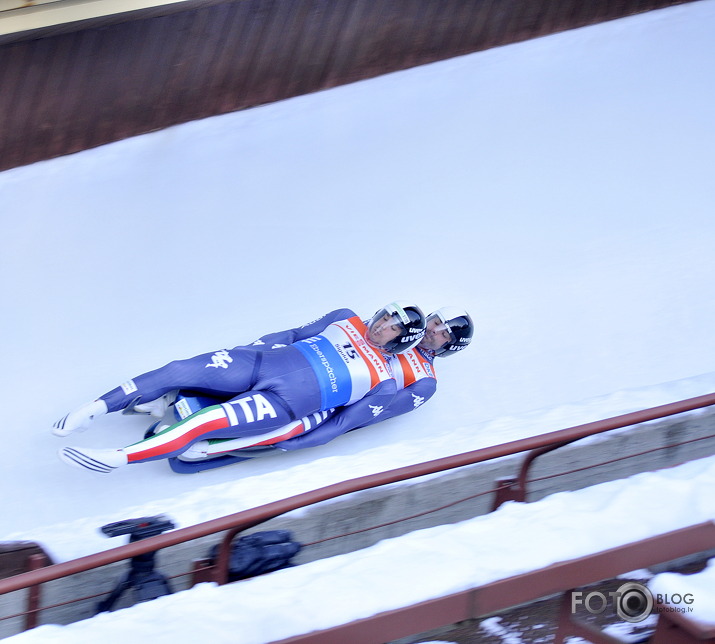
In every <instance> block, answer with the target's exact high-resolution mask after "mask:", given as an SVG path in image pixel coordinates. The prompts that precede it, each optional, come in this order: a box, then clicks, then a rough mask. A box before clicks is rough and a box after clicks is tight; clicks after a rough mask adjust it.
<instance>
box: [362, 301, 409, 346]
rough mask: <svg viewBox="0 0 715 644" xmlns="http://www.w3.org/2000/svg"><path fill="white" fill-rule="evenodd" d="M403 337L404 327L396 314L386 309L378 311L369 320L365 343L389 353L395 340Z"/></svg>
mask: <svg viewBox="0 0 715 644" xmlns="http://www.w3.org/2000/svg"><path fill="white" fill-rule="evenodd" d="M403 335H405V325H404V324H403V322H402V320H401V319H400V316H399V315H398V313H397V312H394V313H393V312H389V311H387V310H386V309H382V310H381V311H378V312H377V313H376V314H375V315H374V316H373V318H372V320H370V323H369V324H368V327H367V341H368V342H369V343H370V344H371V345H373V346H374V347H377V348H378V349H382V350H383V351H390V350H392V349H393V348H394V347H395V340H398V342H399V338H401V337H402V336H403Z"/></svg>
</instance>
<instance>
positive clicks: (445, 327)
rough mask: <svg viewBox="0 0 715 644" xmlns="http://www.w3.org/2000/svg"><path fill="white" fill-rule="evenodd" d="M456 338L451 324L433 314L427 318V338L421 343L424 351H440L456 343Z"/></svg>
mask: <svg viewBox="0 0 715 644" xmlns="http://www.w3.org/2000/svg"><path fill="white" fill-rule="evenodd" d="M455 340H456V336H455V335H454V333H453V332H452V329H451V328H450V327H449V324H448V323H447V322H446V321H445V320H443V319H442V317H441V316H440V315H438V314H435V313H433V314H432V315H430V316H428V318H427V330H426V331H425V337H424V338H422V341H421V342H420V347H422V348H423V349H431V350H432V351H439V350H440V349H441V348H442V347H444V346H445V345H446V344H448V343H450V342H454V341H455Z"/></svg>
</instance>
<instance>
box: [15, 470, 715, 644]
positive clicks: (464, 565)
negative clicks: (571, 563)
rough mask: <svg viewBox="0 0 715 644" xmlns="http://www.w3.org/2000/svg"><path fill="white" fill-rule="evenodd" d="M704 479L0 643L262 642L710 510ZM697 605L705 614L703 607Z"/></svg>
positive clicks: (710, 481)
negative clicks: (127, 641)
mask: <svg viewBox="0 0 715 644" xmlns="http://www.w3.org/2000/svg"><path fill="white" fill-rule="evenodd" d="M714 488H715V457H711V458H707V459H701V460H698V461H693V462H690V463H686V464H684V465H681V466H679V467H675V468H671V469H668V470H663V471H658V472H649V473H644V474H639V475H636V476H633V477H630V478H629V479H625V480H623V481H611V482H608V483H603V484H600V485H596V486H593V487H591V488H587V489H584V490H579V491H577V492H563V493H559V494H554V495H552V496H550V497H547V498H545V499H543V500H541V501H539V502H536V503H532V504H519V503H508V504H506V505H504V506H502V507H501V508H500V509H499V510H498V511H496V512H494V513H492V514H490V515H486V516H482V517H478V518H476V519H473V520H471V521H465V522H463V523H460V524H456V525H448V526H439V527H435V528H430V529H426V530H420V531H417V532H414V533H411V534H409V535H406V536H403V537H400V538H395V539H388V540H385V541H382V542H380V543H378V544H376V545H375V546H372V547H371V548H367V549H365V550H361V551H358V552H355V553H350V554H346V555H341V556H337V557H333V558H330V559H323V560H320V561H315V562H312V563H309V564H306V565H303V566H298V567H295V568H289V569H286V570H281V571H278V572H275V573H273V574H271V575H266V576H263V577H258V578H255V579H250V580H247V581H244V582H240V583H235V584H230V585H227V586H223V587H219V586H216V585H213V584H202V585H200V586H197V587H195V588H193V589H191V590H188V591H184V592H181V593H177V594H175V595H170V596H167V597H161V598H159V599H157V600H155V601H153V602H149V603H145V604H139V605H137V606H134V607H132V608H129V609H126V610H124V611H119V612H117V613H110V614H103V615H99V616H97V617H94V618H92V619H89V620H86V621H84V622H78V623H75V624H71V625H69V626H42V627H40V628H38V629H35V630H34V631H29V632H27V633H23V634H20V635H17V636H14V637H12V638H10V639H9V640H7V641H8V643H12V644H30V643H33V644H34V643H35V642H37V643H40V642H42V643H43V644H44V643H46V642H48V641H50V642H53V643H56V644H64V643H65V642H66V643H67V644H85V643H86V644H90V643H91V644H94V643H95V642H97V641H102V642H104V644H114V642H116V643H117V644H119V642H124V641H126V640H131V639H134V640H137V641H140V640H141V641H153V642H170V641H171V642H189V641H192V640H193V639H194V638H196V637H201V638H205V639H207V640H209V641H211V642H214V643H217V644H221V643H224V642H225V643H226V644H229V643H231V644H235V643H240V644H265V643H266V642H271V641H275V640H279V639H282V638H286V637H289V636H291V635H295V634H298V633H303V632H309V631H312V630H319V629H325V628H329V627H331V626H336V625H339V624H342V623H346V622H350V621H353V620H356V619H360V618H364V617H369V616H371V615H374V614H376V613H379V612H382V611H386V610H391V609H395V608H399V607H401V606H407V605H411V604H414V603H417V602H421V601H425V600H428V599H431V598H435V597H440V596H444V595H447V594H450V593H454V592H458V591H460V590H465V589H468V588H472V587H475V586H480V585H483V584H487V583H489V582H492V581H495V580H498V579H503V578H505V577H510V576H513V575H517V574H520V573H524V572H528V571H530V570H534V569H537V568H542V567H545V566H549V565H551V564H554V563H556V562H558V561H563V560H568V559H573V558H576V557H581V556H584V555H588V554H591V553H593V552H598V551H600V550H604V549H607V548H612V547H616V546H619V545H623V544H627V543H630V542H633V541H637V540H640V539H644V538H646V537H650V536H653V535H657V534H660V533H663V532H668V531H671V530H675V529H678V528H683V527H687V526H689V525H693V524H695V523H700V522H703V521H708V520H712V519H713V518H715V495H713V494H712V490H713V489H714ZM664 500H665V501H666V502H664ZM664 579H665V581H660V582H658V583H659V584H665V585H664V586H662V588H663V589H664V591H665V589H668V590H670V589H671V588H675V586H672V585H670V583H669V578H668V577H664ZM695 581H696V580H693V582H694V583H695ZM699 581H700V582H702V583H700V585H698V587H697V589H695V587H693V588H694V590H693V592H694V593H695V592H697V596H698V601H699V602H700V598H702V604H703V605H704V606H705V605H709V606H710V607H712V606H713V605H715V586H713V584H712V583H710V587H709V588H708V583H709V582H711V581H712V570H709V572H708V573H707V574H703V576H702V577H701V578H700V580H699ZM657 587H661V586H657ZM679 588H680V590H679V591H678V592H682V590H683V587H682V586H680V587H679ZM703 615H704V616H705V619H710V618H711V616H712V613H711V612H707V613H703Z"/></svg>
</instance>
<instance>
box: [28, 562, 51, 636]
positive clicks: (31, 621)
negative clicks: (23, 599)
mask: <svg viewBox="0 0 715 644" xmlns="http://www.w3.org/2000/svg"><path fill="white" fill-rule="evenodd" d="M46 561H47V557H45V555H43V554H34V555H30V556H29V557H28V558H27V570H28V572H29V571H32V570H39V569H40V568H42V567H43V566H45V564H46ZM41 588H42V586H41V584H37V585H35V586H30V587H29V588H28V590H27V611H26V612H25V628H24V630H26V631H29V630H30V629H32V628H35V627H36V626H37V622H38V620H39V613H40V596H41Z"/></svg>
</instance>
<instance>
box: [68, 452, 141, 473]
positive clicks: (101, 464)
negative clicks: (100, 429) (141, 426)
mask: <svg viewBox="0 0 715 644" xmlns="http://www.w3.org/2000/svg"><path fill="white" fill-rule="evenodd" d="M59 457H60V458H61V459H62V460H63V461H64V462H65V463H67V464H68V465H72V466H74V467H79V468H81V469H85V470H89V471H90V472H101V473H102V474H109V472H113V471H114V470H116V469H117V468H118V467H122V466H123V465H126V464H127V463H128V462H129V459H128V458H127V455H126V453H125V452H124V450H122V449H92V448H89V447H63V448H62V449H61V450H60V451H59Z"/></svg>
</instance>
